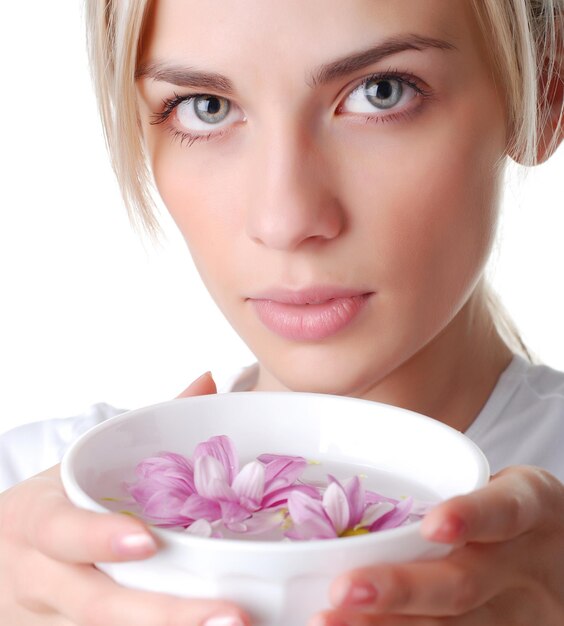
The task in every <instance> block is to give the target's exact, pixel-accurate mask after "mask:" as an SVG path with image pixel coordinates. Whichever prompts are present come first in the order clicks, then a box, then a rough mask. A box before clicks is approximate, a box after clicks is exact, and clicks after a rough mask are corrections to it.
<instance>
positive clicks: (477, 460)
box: [61, 392, 489, 626]
mask: <svg viewBox="0 0 564 626" xmlns="http://www.w3.org/2000/svg"><path fill="white" fill-rule="evenodd" d="M213 435H228V436H229V437H231V439H232V440H233V441H234V443H235V445H236V448H237V451H238V453H239V457H240V459H241V461H242V462H247V461H250V460H252V459H254V458H255V457H256V456H258V455H259V454H262V453H267V452H268V453H273V454H289V455H300V456H303V457H306V458H307V459H315V460H318V461H321V462H322V464H323V465H322V466H327V467H328V469H330V470H331V471H332V472H336V473H337V474H340V475H338V476H337V477H338V478H343V479H344V478H348V477H350V476H352V475H353V474H355V473H364V474H367V475H368V479H366V480H367V482H366V483H365V486H366V487H367V488H370V489H374V490H375V491H380V492H383V493H385V494H386V495H389V496H392V497H400V496H402V495H414V496H416V497H419V498H428V497H429V496H430V497H432V498H436V499H437V500H438V501H440V500H444V499H447V498H450V497H452V496H455V495H459V494H463V493H467V492H469V491H472V490H474V489H476V488H478V487H481V486H483V485H485V484H486V482H487V481H488V478H489V467H488V463H487V461H486V459H485V457H484V455H483V454H482V452H481V451H480V450H479V448H478V447H477V446H476V445H475V444H474V443H473V442H472V441H470V439H468V438H467V437H465V436H464V435H462V434H461V433H459V432H458V431H456V430H454V429H452V428H450V427H448V426H445V425H444V424H442V423H440V422H438V421H436V420H433V419H430V418H428V417H425V416H422V415H419V414H417V413H413V412H410V411H405V410H403V409H399V408H397V407H393V406H389V405H385V404H379V403H375V402H369V401H365V400H357V399H351V398H344V397H339V396H330V395H322V394H309V393H262V392H253V393H227V394H220V395H210V396H199V397H194V398H185V399H181V400H173V401H170V402H165V403H162V404H158V405H155V406H150V407H146V408H142V409H138V410H135V411H130V412H128V413H124V414H122V415H119V416H117V417H114V418H112V419H110V420H108V421H107V422H104V423H103V424H100V425H99V426H97V427H95V428H93V429H92V430H90V431H89V432H87V433H86V434H84V435H83V436H82V437H81V438H80V439H78V440H77V441H76V442H75V443H74V445H73V446H72V447H71V448H70V450H69V451H68V452H67V454H66V455H65V457H64V459H63V463H62V469H61V472H62V479H63V484H64V486H65V489H66V492H67V494H68V497H69V498H70V500H71V501H72V502H74V503H75V504H76V505H77V506H80V507H83V508H85V509H90V510H92V511H108V510H109V508H108V505H107V502H105V501H104V498H107V497H108V496H112V495H115V494H116V492H119V489H120V485H122V483H123V481H129V480H132V479H133V478H134V468H135V466H136V465H137V463H139V461H141V460H142V459H144V458H146V457H148V456H154V455H155V454H157V453H159V452H162V451H169V452H177V453H180V454H185V455H187V456H191V454H192V452H193V450H194V447H195V445H196V444H197V443H199V442H200V441H203V440H206V439H208V438H209V437H211V436H213ZM339 464H344V465H339ZM371 481H372V482H371ZM394 491H399V492H398V493H394ZM402 491H403V493H401V492H402ZM420 524H421V523H420V522H415V523H413V524H410V525H408V526H403V527H400V528H396V529H391V530H385V531H380V532H375V533H371V534H366V535H361V536H357V537H346V538H339V539H332V540H316V541H294V542H276V541H248V540H232V539H206V538H201V537H195V536H191V535H188V534H184V533H182V532H177V531H173V530H164V529H158V528H155V529H154V533H155V535H156V536H157V537H158V539H159V540H160V542H161V545H162V548H161V550H160V551H159V552H158V554H157V555H156V556H154V557H152V558H150V559H147V560H145V561H135V562H129V563H101V564H99V565H98V567H99V568H100V569H101V570H103V571H104V572H106V573H107V574H108V575H109V576H111V577H112V578H113V579H115V580H116V581H118V582H119V583H121V584H123V585H126V586H129V587H134V588H138V589H147V590H153V591H161V592H167V593H171V594H175V595H180V596H185V597H209V598H225V599H231V600H234V601H236V602H238V603H239V604H240V605H242V606H243V607H244V608H245V609H247V610H248V611H249V612H250V614H251V616H252V617H253V618H254V622H253V623H254V624H256V626H303V625H305V624H306V623H307V621H308V619H309V618H310V617H311V615H312V614H313V613H314V612H316V611H319V610H321V609H323V608H327V607H328V606H329V603H328V590H329V585H330V583H331V581H332V580H333V579H334V578H335V577H336V576H337V575H338V574H340V573H342V572H344V571H347V570H349V569H351V568H356V567H361V566H366V565H370V564H375V563H378V562H385V561H387V562H401V561H410V560H415V559H428V558H438V557H441V556H444V555H445V554H446V553H447V552H448V550H449V548H448V546H445V545H441V544H437V543H431V542H429V541H427V540H425V539H423V538H422V537H421V535H420V533H419V527H420Z"/></svg>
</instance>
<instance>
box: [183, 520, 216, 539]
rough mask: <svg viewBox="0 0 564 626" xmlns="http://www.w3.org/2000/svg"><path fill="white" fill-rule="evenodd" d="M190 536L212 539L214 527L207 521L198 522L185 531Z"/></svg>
mask: <svg viewBox="0 0 564 626" xmlns="http://www.w3.org/2000/svg"><path fill="white" fill-rule="evenodd" d="M185 532H186V533H188V534H189V535H196V536H197V537H211V536H212V533H213V528H212V525H211V524H210V523H209V522H208V521H207V520H205V519H199V520H196V521H195V522H194V523H193V524H190V526H188V528H187V529H186V530H185Z"/></svg>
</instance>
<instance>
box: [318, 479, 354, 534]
mask: <svg viewBox="0 0 564 626" xmlns="http://www.w3.org/2000/svg"><path fill="white" fill-rule="evenodd" d="M323 508H324V509H325V512H326V513H327V515H328V516H329V519H330V520H331V521H332V522H333V526H334V527H335V531H336V532H337V535H340V534H341V533H342V532H343V531H345V530H346V529H347V527H348V525H349V518H350V511H349V503H348V501H347V496H346V494H345V492H344V491H343V489H342V487H341V486H340V485H339V484H338V483H331V484H330V485H329V487H327V490H326V491H325V493H324V494H323Z"/></svg>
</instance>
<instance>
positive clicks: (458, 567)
mask: <svg viewBox="0 0 564 626" xmlns="http://www.w3.org/2000/svg"><path fill="white" fill-rule="evenodd" d="M421 532H422V534H423V535H424V536H425V537H427V538H428V539H431V540H433V541H439V542H443V543H450V544H453V545H454V546H455V549H454V550H453V552H452V553H451V554H450V555H449V556H447V557H446V558H443V559H440V560H437V561H426V562H415V563H406V564H398V565H391V564H388V565H378V566H375V567H369V568H364V569H361V570H356V571H354V572H350V573H348V574H345V575H343V576H341V577H340V578H339V579H337V580H336V581H335V582H334V584H333V586H332V589H331V598H332V602H333V605H334V606H335V607H336V609H335V610H332V611H326V612H324V613H323V614H319V615H317V616H315V617H314V618H313V619H312V620H311V622H310V626H314V625H315V626H337V625H338V626H372V625H374V626H561V625H562V624H564V485H562V483H560V482H559V481H558V480H557V479H556V478H554V477H553V476H551V475H550V474H548V473H547V472H545V471H543V470H540V469H537V468H533V467H513V468H509V469H507V470H504V471H502V472H500V473H499V474H497V475H496V476H494V477H493V478H492V480H491V482H490V483H489V485H487V486H486V487H484V488H483V489H480V490H478V491H476V492H473V493H471V494H468V495H466V496H460V497H457V498H453V499H451V500H448V501H447V502H444V503H442V504H441V505H439V506H437V507H436V508H435V509H433V510H432V511H431V512H430V513H429V514H428V515H427V517H426V518H425V520H424V521H423V525H422V529H421Z"/></svg>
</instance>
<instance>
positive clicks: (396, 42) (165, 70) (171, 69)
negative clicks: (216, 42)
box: [135, 35, 456, 95]
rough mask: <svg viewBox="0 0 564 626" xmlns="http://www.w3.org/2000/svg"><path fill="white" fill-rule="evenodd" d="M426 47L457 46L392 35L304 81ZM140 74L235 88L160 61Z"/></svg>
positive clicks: (321, 80)
mask: <svg viewBox="0 0 564 626" xmlns="http://www.w3.org/2000/svg"><path fill="white" fill-rule="evenodd" d="M428 48H435V49H439V50H456V46H454V45H453V44H452V43H449V42H447V41H444V40H442V39H434V38H432V37H423V36H421V35H407V36H398V37H392V38H389V39H386V40H385V41H383V42H381V43H379V44H377V45H375V46H372V47H370V48H367V49H366V50H362V51H360V52H356V53H353V54H350V55H348V56H345V57H343V58H341V59H337V60H336V61H332V62H330V63H328V64H326V65H322V66H321V67H319V68H317V69H316V70H315V71H314V72H313V74H312V75H311V76H310V77H309V79H308V80H307V84H308V85H309V86H310V87H312V88H315V87H317V86H318V85H322V84H326V83H329V82H331V81H333V80H336V79H337V78H341V77H342V76H346V75H348V74H352V73H353V72H356V71H358V70H361V69H363V68H365V67H368V66H369V65H372V64H373V63H377V62H378V61H381V60H382V59H385V58H386V57H389V56H392V55H394V54H398V53H399V52H404V51H406V50H417V51H421V50H425V49H428ZM142 78H152V79H153V80H155V81H160V82H165V83H170V84H171V85H176V86H178V87H191V88H195V89H209V90H211V91H220V92H222V93H225V94H226V95H232V94H233V93H234V92H235V88H234V86H233V83H232V82H231V80H229V78H227V77H226V76H223V75H222V74H218V73H216V72H203V71H201V70H197V69H194V68H191V67H183V66H180V65H169V64H166V63H162V62H159V61H157V62H150V63H144V64H141V65H140V66H139V68H138V69H137V70H136V72H135V79H136V80H139V79H142Z"/></svg>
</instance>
